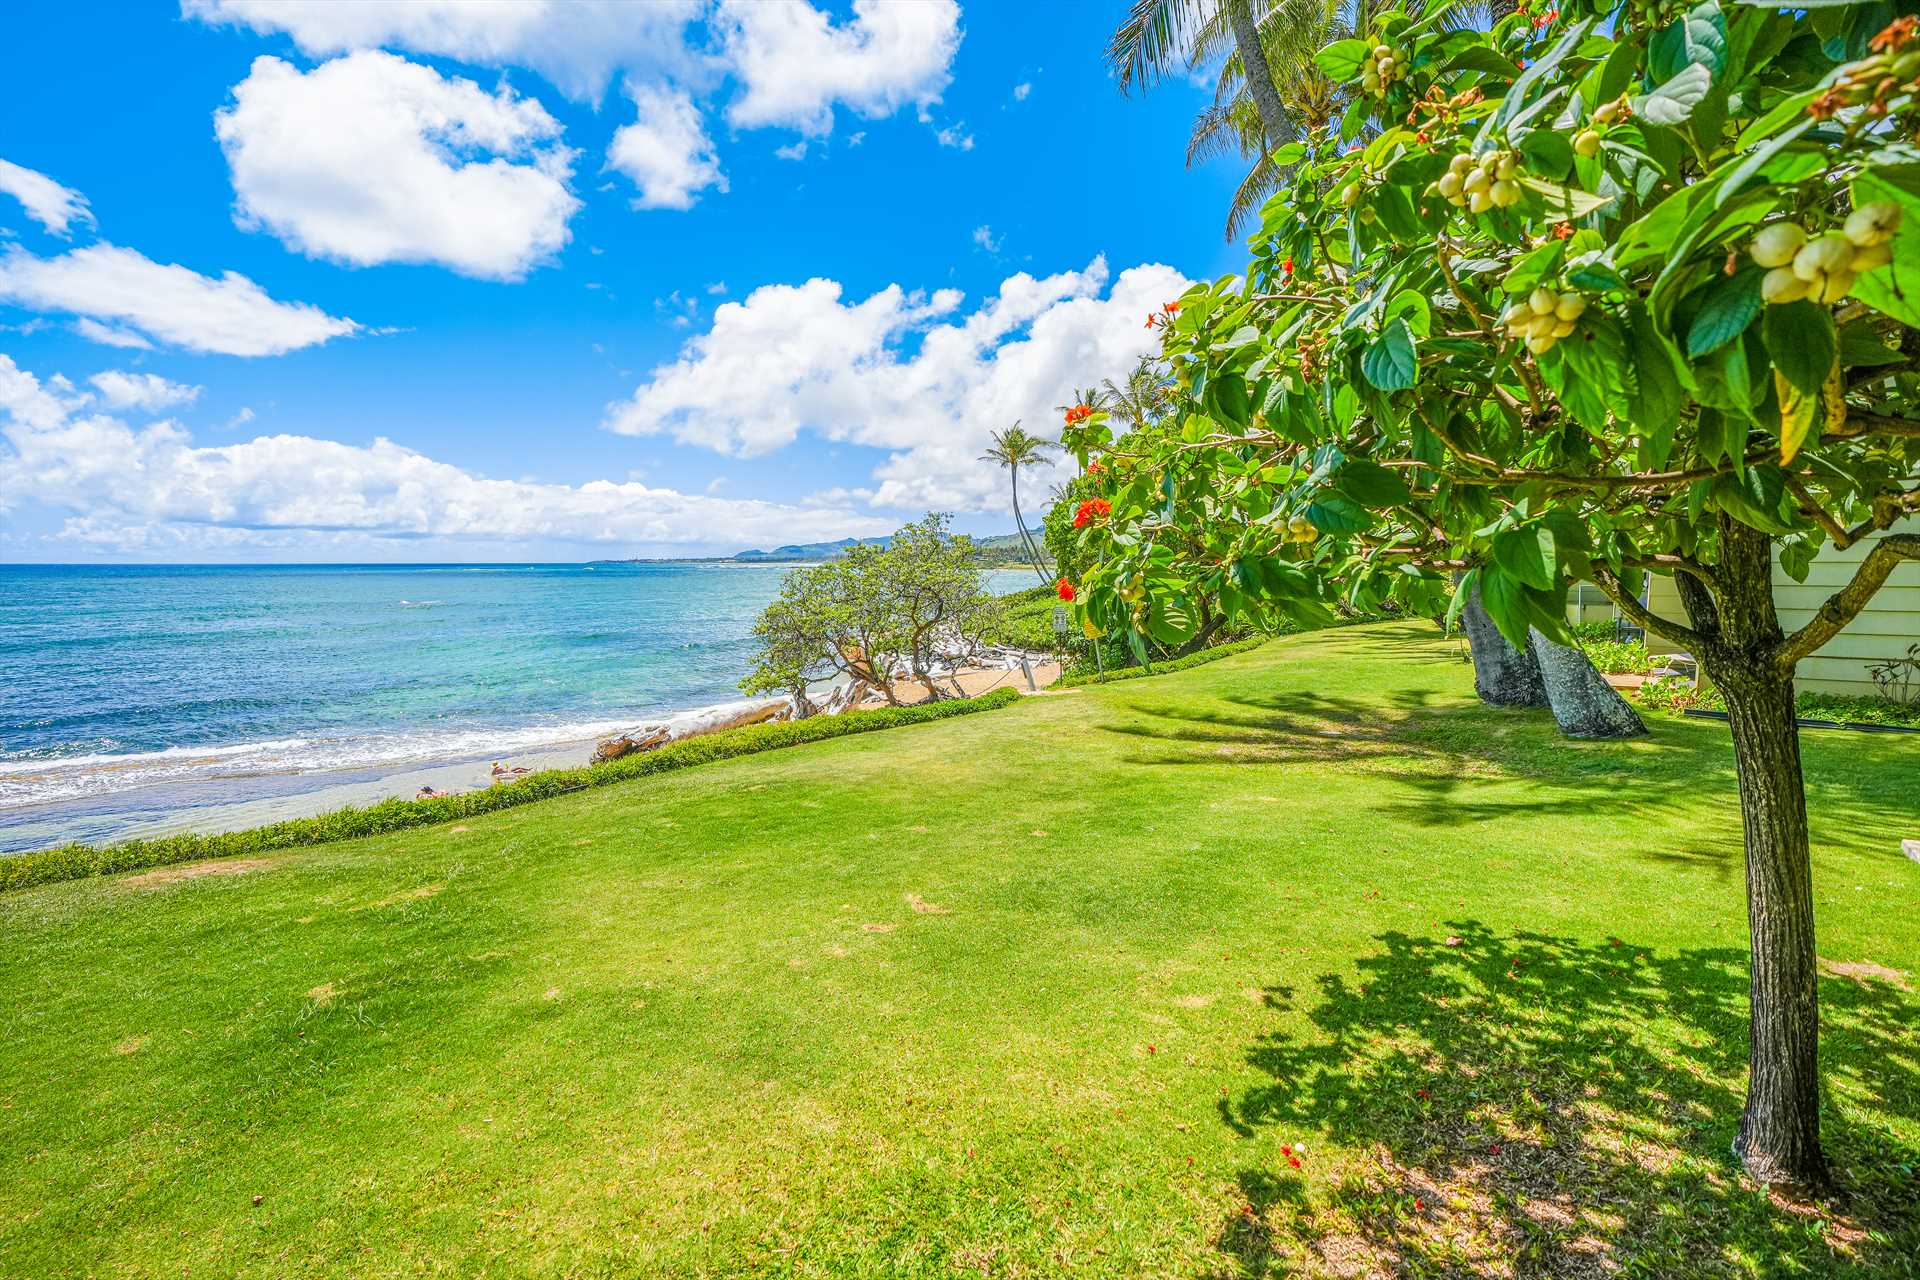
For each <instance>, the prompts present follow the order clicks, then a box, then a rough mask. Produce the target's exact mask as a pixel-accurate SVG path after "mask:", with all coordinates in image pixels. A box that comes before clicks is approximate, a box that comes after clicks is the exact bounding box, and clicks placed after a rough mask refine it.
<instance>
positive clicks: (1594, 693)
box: [1502, 631, 1647, 738]
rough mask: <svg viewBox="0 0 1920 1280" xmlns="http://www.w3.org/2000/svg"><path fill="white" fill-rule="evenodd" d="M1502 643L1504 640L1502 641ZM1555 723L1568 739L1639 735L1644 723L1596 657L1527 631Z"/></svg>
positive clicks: (1635, 736)
mask: <svg viewBox="0 0 1920 1280" xmlns="http://www.w3.org/2000/svg"><path fill="white" fill-rule="evenodd" d="M1502 643H1505V641H1504V640H1503V641H1502ZM1527 650H1528V652H1529V653H1531V654H1532V655H1533V660H1534V664H1535V666H1536V667H1537V668H1538V670H1539V674H1540V679H1541V682H1542V683H1543V684H1544V685H1545V686H1546V691H1547V705H1548V706H1549V707H1551V708H1553V719H1554V723H1555V724H1558V725H1559V726H1560V732H1562V733H1564V734H1566V735H1567V736H1568V737H1569V738H1637V737H1639V736H1640V735H1641V734H1643V733H1645V732H1646V731H1647V726H1646V724H1645V722H1643V721H1642V720H1641V719H1640V716H1639V715H1638V713H1636V712H1635V711H1634V709H1633V708H1632V707H1631V706H1629V705H1627V700H1626V699H1625V698H1623V697H1621V696H1620V694H1619V693H1618V692H1617V691H1615V689H1614V687H1613V686H1612V685H1610V684H1608V683H1607V678H1606V677H1605V676H1603V675H1601V674H1600V671H1599V668H1597V667H1595V666H1594V665H1593V660H1592V659H1591V658H1589V657H1587V655H1586V654H1584V653H1582V652H1580V650H1578V649H1569V648H1568V647H1567V646H1566V645H1563V644H1555V643H1554V642H1553V641H1551V640H1549V639H1547V638H1546V637H1545V636H1543V635H1541V634H1540V633H1539V632H1538V631H1529V632H1528V633H1527Z"/></svg>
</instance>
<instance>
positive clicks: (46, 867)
mask: <svg viewBox="0 0 1920 1280" xmlns="http://www.w3.org/2000/svg"><path fill="white" fill-rule="evenodd" d="M1019 700H1020V695H1019V693H1018V692H1016V691H1015V690H1013V689H993V690H989V691H988V692H986V693H983V694H981V695H980V696H979V697H977V698H968V699H965V700H964V701H950V702H928V703H922V704H920V705H918V706H909V707H876V708H873V709H872V710H866V711H849V712H845V713H843V714H841V715H837V716H818V717H814V718H812V719H807V720H797V721H782V722H779V723H774V724H757V725H748V726H746V727H744V728H739V729H723V730H720V731H719V732H717V733H708V734H702V735H701V736H699V737H697V738H683V739H681V740H680V741H678V742H670V743H668V744H667V745H666V746H664V747H661V748H659V749H658V750H655V751H646V752H639V753H636V754H633V755H628V756H622V757H620V758H619V759H617V760H608V761H604V762H602V763H599V764H588V765H582V766H580V767H579V768H575V769H545V770H542V771H541V772H539V773H534V774H529V775H527V776H526V777H523V778H518V779H516V780H515V781H513V782H510V783H502V784H500V785H497V786H492V787H487V788H485V789H483V790H479V791H463V792H460V793H458V794H455V795H449V796H435V797H432V798H430V799H424V800H420V799H401V798H394V799H389V800H382V801H380V802H379V803H377V804H372V805H367V806H365V807H359V806H353V805H349V806H347V807H346V808H343V809H335V810H334V811H332V812H331V813H323V814H318V815H316V816H314V817H311V818H289V819H287V820H286V821H284V822H275V823H272V824H270V825H268V826H264V827H248V828H246V829H244V830H240V831H222V832H216V833H212V834H204V835H203V834H199V833H195V832H182V833H180V834H177V835H170V836H156V837H154V838H152V839H145V840H124V841H121V842H120V843H118V844H109V845H90V844H66V845H60V846H58V847H57V848H52V849H42V850H38V851H36V852H33V853H25V854H20V855H17V856H14V857H0V892H5V891H6V890H9V889H23V888H27V887H29V886H31V885H37V884H51V883H53V882H54V881H56V880H76V879H79V878H80V877H82V876H97V875H108V874H111V873H114V872H122V871H140V870H145V869H146V868H149V867H163V866H171V865H172V864H174V863H179V862H193V861H196V860H201V859H208V858H237V857H247V856H251V855H254V854H260V853H269V852H272V851H274V850H276V849H293V848H299V847H301V846H304V845H317V844H329V843H332V842H334V841H337V840H346V839H351V838H353V837H355V836H369V835H381V834H385V833H387V832H391V831H405V830H408V829H410V828H413V827H425V826H432V825H433V824H435V823H446V822H453V821H455V820H457V819H461V818H475V817H479V816H480V815H481V814H485V813H494V812H497V811H499V810H501V809H511V808H515V807H517V806H519V805H523V804H533V803H534V802H535V801H539V800H551V799H553V798H554V797H555V796H560V795H566V794H568V793H570V792H574V791H584V790H586V789H587V788H589V787H605V786H610V785H612V784H613V783H616V782H630V781H632V780H633V779H635V778H645V777H652V776H653V775H654V774H658V773H670V772H672V771H673V770H675V769H686V768H690V767H692V766H694V765H700V764H711V763H713V762H714V761H716V760H731V759H734V758H735V757H738V756H750V755H758V754H759V753H760V752H762V751H777V750H779V749H781V748H783V747H796V746H801V745H804V744H806V743H810V742H820V741H823V740H825V739H827V738H844V737H846V736H847V735H849V734H854V733H872V732H874V731H876V730H879V729H897V728H900V727H901V726H903V725H909V724H924V723H926V722H928V721H930V720H946V719H950V718H951V717H953V716H964V715H972V714H973V713H975V712H978V711H994V710H997V709H999V708H1001V707H1005V706H1009V705H1011V704H1012V703H1015V702H1018V701H1019Z"/></svg>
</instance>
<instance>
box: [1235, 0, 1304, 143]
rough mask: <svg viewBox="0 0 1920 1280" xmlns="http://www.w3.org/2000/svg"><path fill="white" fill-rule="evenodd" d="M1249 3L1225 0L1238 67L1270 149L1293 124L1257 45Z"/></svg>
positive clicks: (1254, 24) (1256, 28) (1280, 141)
mask: <svg viewBox="0 0 1920 1280" xmlns="http://www.w3.org/2000/svg"><path fill="white" fill-rule="evenodd" d="M1252 4H1253V0H1227V21H1228V22H1229V23H1231V24H1232V26H1233V44H1234V48H1235V49H1237V50H1238V51H1239V53H1240V66H1241V69H1242V70H1244V71H1245V72H1246V73H1247V92H1249V93H1251V94H1252V95H1253V102H1254V105H1255V106H1257V107H1258V108H1259V109H1260V126H1261V128H1262V130H1264V131H1265V133H1266V135H1267V148H1268V149H1269V150H1271V149H1273V148H1274V147H1277V146H1279V145H1280V144H1281V143H1282V142H1285V141H1286V140H1287V137H1288V136H1289V135H1290V134H1291V133H1292V126H1291V125H1290V123H1289V122H1288V120H1287V109H1286V107H1285V106H1284V105H1283V104H1282V103H1281V101H1280V91H1279V90H1278V89H1276V88H1275V87H1274V83H1273V71H1272V69H1271V68H1269V67H1268V66H1267V54H1266V51H1265V50H1264V49H1262V48H1261V47H1260V28H1259V26H1258V25H1257V24H1256V23H1255V22H1254V20H1253V8H1252Z"/></svg>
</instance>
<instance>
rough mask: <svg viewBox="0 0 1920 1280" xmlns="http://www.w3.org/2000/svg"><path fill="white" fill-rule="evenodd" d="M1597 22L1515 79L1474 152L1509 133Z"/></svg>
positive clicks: (1584, 25) (1588, 21) (1576, 30)
mask: <svg viewBox="0 0 1920 1280" xmlns="http://www.w3.org/2000/svg"><path fill="white" fill-rule="evenodd" d="M1594 22H1595V19H1593V18H1582V19H1581V20H1580V21H1578V22H1576V23H1574V24H1573V25H1572V26H1570V27H1568V28H1567V29H1566V31H1565V32H1564V33H1563V34H1562V35H1561V37H1560V38H1559V39H1558V40H1556V41H1554V44H1553V48H1551V49H1549V50H1547V52H1546V53H1545V54H1544V55H1543V56H1542V57H1541V58H1540V59H1539V60H1538V61H1536V62H1534V63H1532V64H1531V65H1529V66H1528V67H1527V69H1526V70H1525V71H1522V72H1521V73H1520V75H1519V77H1518V78H1517V79H1516V80H1514V82H1513V87H1512V88H1510V89H1508V90H1507V95H1506V97H1504V98H1502V99H1501V100H1500V109H1499V110H1498V111H1496V112H1494V113H1493V114H1492V115H1490V116H1488V117H1487V121H1486V123H1485V124H1483V125H1482V126H1481V127H1480V132H1479V134H1477V135H1476V136H1475V138H1474V150H1475V151H1479V150H1481V146H1480V144H1481V143H1483V142H1485V141H1486V140H1487V139H1489V138H1493V137H1497V136H1499V135H1501V134H1504V133H1505V132H1506V128H1507V125H1508V124H1509V123H1510V122H1511V121H1512V120H1513V118H1514V117H1515V116H1517V115H1519V114H1520V112H1521V110H1522V108H1524V107H1526V106H1527V105H1528V102H1529V101H1530V97H1531V95H1532V93H1533V91H1534V89H1535V88H1536V87H1538V86H1540V85H1542V84H1547V85H1551V84H1553V83H1555V76H1554V72H1555V71H1557V70H1558V69H1559V67H1560V64H1561V62H1562V61H1564V60H1565V59H1566V57H1567V55H1568V54H1570V53H1572V52H1573V51H1574V50H1575V49H1576V48H1578V47H1579V45H1580V42H1581V41H1582V40H1585V39H1586V38H1587V33H1588V32H1589V31H1591V30H1593V24H1594ZM1361 56H1362V58H1363V59H1364V57H1365V55H1364V54H1363V55H1361ZM1354 65H1355V67H1356V68H1357V67H1358V65H1359V64H1358V63H1356V64H1354Z"/></svg>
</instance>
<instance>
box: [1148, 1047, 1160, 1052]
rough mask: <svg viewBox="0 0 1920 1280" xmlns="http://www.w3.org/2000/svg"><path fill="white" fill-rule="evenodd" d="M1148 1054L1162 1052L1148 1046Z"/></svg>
mask: <svg viewBox="0 0 1920 1280" xmlns="http://www.w3.org/2000/svg"><path fill="white" fill-rule="evenodd" d="M1147 1052H1148V1053H1158V1052H1160V1051H1159V1050H1158V1049H1156V1048H1154V1047H1153V1046H1152V1045H1148V1046H1147Z"/></svg>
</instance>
